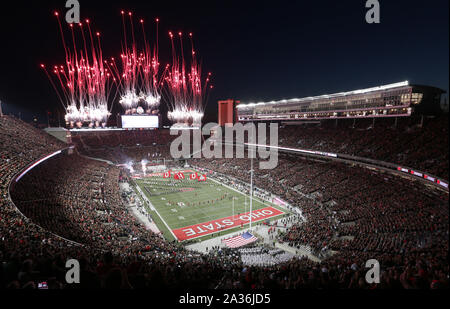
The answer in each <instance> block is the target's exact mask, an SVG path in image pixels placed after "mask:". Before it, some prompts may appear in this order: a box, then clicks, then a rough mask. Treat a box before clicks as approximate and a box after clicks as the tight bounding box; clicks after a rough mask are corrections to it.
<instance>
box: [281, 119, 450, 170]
mask: <svg viewBox="0 0 450 309" xmlns="http://www.w3.org/2000/svg"><path fill="white" fill-rule="evenodd" d="M448 133H449V132H448V115H446V114H445V115H442V116H439V117H437V118H436V117H429V118H428V117H423V118H422V117H420V116H419V117H417V116H414V117H409V118H398V119H394V118H388V119H376V120H375V121H374V120H368V119H357V120H353V119H348V120H339V121H335V120H327V121H323V122H322V123H320V124H308V125H302V126H289V125H286V126H284V127H282V128H281V129H280V130H279V144H280V146H288V147H294V148H303V149H312V150H316V151H325V152H332V153H340V154H347V155H352V156H358V157H364V158H370V159H375V160H380V161H385V162H389V163H394V164H399V165H402V166H407V167H411V168H415V169H418V170H421V171H423V172H427V173H430V174H432V175H436V176H438V177H442V178H444V179H449V178H448V177H449V157H448V147H449V140H448V136H449V134H448Z"/></svg>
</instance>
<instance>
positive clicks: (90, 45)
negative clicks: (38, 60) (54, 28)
mask: <svg viewBox="0 0 450 309" xmlns="http://www.w3.org/2000/svg"><path fill="white" fill-rule="evenodd" d="M55 16H56V18H57V20H58V25H59V29H60V33H61V38H62V42H63V46H64V51H65V64H64V65H59V66H54V67H53V69H52V71H50V72H49V71H48V70H47V68H46V66H45V65H44V64H41V67H42V68H43V69H44V71H45V73H46V74H47V77H48V78H49V80H50V82H51V84H52V85H53V87H54V89H55V91H56V93H57V95H58V98H59V99H60V101H61V103H62V104H63V106H64V108H65V110H66V116H65V120H66V122H67V123H68V124H69V125H70V127H74V125H76V126H78V127H81V126H83V125H84V124H88V125H89V126H90V127H94V126H95V127H100V126H102V127H104V126H106V122H107V120H108V117H109V115H110V114H111V113H110V111H111V110H110V109H111V104H109V102H110V94H111V93H112V92H113V88H114V84H115V83H116V79H115V78H114V77H113V76H112V74H111V72H110V71H109V70H108V69H107V68H105V66H104V62H103V54H102V48H101V42H100V33H99V32H96V33H95V34H93V32H92V30H91V26H90V21H89V20H86V21H85V24H83V23H79V24H69V29H70V34H71V37H72V42H71V44H67V42H66V40H65V36H64V30H63V27H62V24H61V21H60V19H59V14H58V12H55ZM74 28H78V30H76V29H74ZM86 28H87V29H86ZM80 35H81V38H82V39H81V40H79V41H81V42H78V41H77V39H76V38H77V36H78V37H79V36H80ZM80 46H81V47H80ZM52 73H53V74H52Z"/></svg>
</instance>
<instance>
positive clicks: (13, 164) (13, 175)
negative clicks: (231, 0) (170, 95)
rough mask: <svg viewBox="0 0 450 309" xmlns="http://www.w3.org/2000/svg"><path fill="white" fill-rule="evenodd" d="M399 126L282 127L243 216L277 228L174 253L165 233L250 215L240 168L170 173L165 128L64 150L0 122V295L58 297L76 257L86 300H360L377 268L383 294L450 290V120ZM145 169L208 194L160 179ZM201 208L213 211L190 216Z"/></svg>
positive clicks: (192, 167) (396, 122) (245, 170)
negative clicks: (191, 292) (94, 294)
mask: <svg viewBox="0 0 450 309" xmlns="http://www.w3.org/2000/svg"><path fill="white" fill-rule="evenodd" d="M401 89H403V90H405V91H410V93H415V92H414V89H416V88H414V87H412V88H411V86H409V85H402V86H401ZM408 89H410V90H408ZM378 90H380V89H378ZM378 90H377V91H378ZM397 90H398V89H397ZM397 90H396V91H397ZM403 90H402V91H403ZM382 91H388V90H387V89H383V90H382ZM389 91H391V90H389ZM411 91H412V92H411ZM352 95H353V94H352ZM322 99H323V98H322ZM377 104H378V103H377ZM411 104H413V103H411ZM420 104H421V103H417V106H419V105H420ZM402 108H403V107H402ZM404 116H405V117H401V118H399V119H396V118H395V117H379V118H377V119H376V121H374V120H373V117H372V118H371V119H359V118H358V119H356V118H355V119H339V120H338V121H336V119H321V120H320V121H318V122H317V123H303V124H300V125H288V123H287V122H286V121H284V122H286V123H284V124H282V127H281V128H280V134H279V136H280V140H279V145H280V147H285V148H289V149H290V151H280V154H279V164H278V166H277V167H276V168H275V169H273V170H262V169H259V168H258V167H257V166H258V165H257V164H255V167H256V168H255V169H254V180H253V181H254V183H253V188H254V192H253V194H254V196H255V200H254V201H253V202H254V204H253V206H254V207H255V208H254V210H261V209H263V208H264V207H267V206H270V207H273V208H274V209H279V210H280V211H282V212H283V213H284V216H282V217H279V216H274V217H270V218H267V220H261V221H259V222H256V221H255V226H254V229H252V232H253V233H254V235H255V236H256V237H257V238H258V241H256V242H255V243H251V244H249V245H247V246H245V247H241V248H237V249H231V248H228V247H226V246H225V245H224V244H223V240H224V239H226V238H229V237H232V236H235V235H239V234H240V233H242V232H243V231H247V230H248V228H249V226H248V224H243V225H242V226H239V225H238V226H233V229H230V230H228V231H215V233H214V234H216V235H214V236H212V235H211V234H210V233H208V234H206V235H201V236H202V237H199V238H198V239H196V238H194V239H187V240H184V241H182V242H178V241H175V240H182V239H177V237H172V238H171V237H170V234H171V232H170V231H169V230H172V231H174V230H177V229H180V228H182V229H183V228H186V227H191V226H195V225H196V224H204V223H208V222H214V221H215V220H218V219H223V218H226V217H228V216H231V215H233V214H235V213H245V212H248V208H247V207H248V206H249V205H248V204H247V197H248V195H249V193H250V188H251V186H250V184H249V182H250V174H249V160H248V159H219V158H216V159H190V160H181V161H177V160H173V159H172V158H171V156H170V150H169V147H170V143H171V141H173V139H174V138H175V136H171V135H170V133H169V131H168V130H164V129H161V130H130V131H127V130H111V131H102V130H98V131H90V132H87V131H86V132H84V131H78V132H77V131H73V132H71V134H70V138H69V139H68V140H67V141H68V142H69V143H64V142H62V141H60V140H58V139H56V138H54V137H53V136H51V135H49V134H47V133H45V132H44V131H41V130H38V129H36V128H34V127H32V126H30V125H28V124H26V123H24V122H23V121H20V120H18V119H16V118H14V117H12V116H1V117H0V144H1V145H2V147H1V148H0V160H1V161H0V190H1V195H2V198H1V201H0V206H1V207H0V253H1V254H0V257H1V259H2V262H3V268H2V272H1V273H0V275H1V277H0V285H1V287H2V288H37V285H38V283H39V282H42V281H45V282H47V283H48V285H49V287H50V288H66V287H69V285H68V284H67V283H66V281H65V277H64V276H65V273H64V271H62V270H63V269H64V267H65V266H64V263H65V261H66V260H67V259H69V258H76V259H78V260H79V261H81V265H82V274H83V275H82V276H84V278H89V280H83V281H82V282H81V284H80V287H82V288H92V287H102V288H155V287H158V288H164V287H167V288H177V287H178V288H179V287H186V286H187V285H189V286H190V287H193V288H217V287H218V288H266V289H267V288H292V289H295V288H370V286H369V284H367V283H366V282H365V280H364V272H363V270H364V268H365V262H366V261H367V260H368V259H373V258H375V259H378V260H379V261H380V263H381V264H382V278H381V283H380V284H379V285H378V287H379V288H387V289H394V288H424V289H429V288H446V287H448V273H449V269H448V230H449V220H448V187H447V188H446V187H445V186H442V185H440V183H444V184H448V178H449V177H448V118H447V117H448V115H446V114H444V115H428V116H427V115H425V116H423V117H422V115H421V114H419V112H418V109H417V110H415V111H414V112H412V113H411V115H404ZM280 119H281V118H280ZM248 120H250V119H248ZM316 120H317V119H316ZM280 122H281V121H280ZM302 149H308V150H314V151H317V152H318V153H319V152H327V153H334V154H337V156H336V157H330V156H320V155H310V154H306V153H302V152H301V151H300V150H302ZM258 160H259V159H258V158H257V159H256V161H257V162H258ZM144 161H145V164H146V166H147V168H148V169H149V170H148V171H147V174H146V171H144V170H143V169H142V166H143V165H142V162H144ZM186 161H187V162H186ZM186 164H188V165H189V168H186V167H185V166H186ZM391 165H392V166H394V167H393V169H390V167H391ZM130 166H131V167H133V170H134V172H132V171H131V169H130V168H129V167H130ZM152 166H164V167H165V169H166V170H171V171H185V175H186V177H189V175H190V174H191V173H193V172H194V171H196V172H198V173H199V174H205V175H207V178H208V181H207V182H205V183H195V184H192V182H190V180H189V179H185V180H184V181H181V182H176V181H174V180H173V179H171V180H167V179H165V178H164V177H162V174H161V172H155V173H153V172H152V171H151V169H152ZM396 167H404V168H407V173H404V174H402V173H401V171H399V170H397V169H396ZM411 170H415V171H420V172H421V173H422V177H417V175H413V174H411V173H410V171H411ZM158 173H159V174H158ZM424 173H426V175H429V177H431V178H433V179H434V181H432V182H430V181H428V182H426V181H425V180H426V179H424V177H423V174H424ZM437 180H439V181H440V183H438V182H437ZM128 185H129V187H128ZM136 187H139V189H137V188H136ZM123 188H131V189H126V190H124V189H123ZM187 188H188V189H189V188H190V189H192V190H187ZM214 190H215V191H214ZM219 190H220V191H219ZM142 193H143V194H142ZM230 197H232V198H233V197H237V198H238V199H239V200H238V201H237V200H236V204H235V205H234V206H235V207H236V208H234V209H233V208H231V207H230V204H231V200H230ZM163 198H164V199H163ZM233 200H234V199H233ZM205 201H215V202H216V204H214V205H215V206H214V208H213V207H211V206H206V205H205V206H203V205H201V204H195V203H201V202H205ZM275 202H278V203H280V204H276V205H275ZM167 203H169V204H170V205H167ZM189 203H192V204H193V205H190V204H189ZM135 209H138V210H139V211H140V213H141V215H142V216H137V215H136V212H135ZM173 209H175V210H176V212H173V211H172V210H173ZM196 213H197V214H196ZM180 217H183V219H180ZM180 220H182V221H186V222H182V221H180ZM188 221H189V222H188ZM164 222H165V223H167V225H168V226H169V228H165V227H164V225H165V224H164ZM180 222H181V223H180ZM148 225H152V229H150V228H149V227H148ZM206 225H208V224H206ZM155 227H156V229H154V228H155ZM203 229H205V228H203ZM158 231H159V232H158ZM49 265H53V266H52V267H49Z"/></svg>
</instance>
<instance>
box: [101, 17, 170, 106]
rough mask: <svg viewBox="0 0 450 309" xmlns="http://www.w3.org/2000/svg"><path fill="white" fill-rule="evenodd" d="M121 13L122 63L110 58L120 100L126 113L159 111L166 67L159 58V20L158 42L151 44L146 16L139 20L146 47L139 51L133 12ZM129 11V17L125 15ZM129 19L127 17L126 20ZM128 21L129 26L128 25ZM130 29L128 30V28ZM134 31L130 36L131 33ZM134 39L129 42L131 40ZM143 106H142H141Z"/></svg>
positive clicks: (157, 21)
mask: <svg viewBox="0 0 450 309" xmlns="http://www.w3.org/2000/svg"><path fill="white" fill-rule="evenodd" d="M121 14H122V25H123V36H124V38H123V42H122V53H121V55H120V66H118V65H117V64H116V62H115V59H114V58H112V59H111V63H110V65H111V70H112V72H114V73H115V76H117V78H118V80H119V83H118V85H119V92H120V101H119V103H120V104H121V105H122V107H123V109H124V110H125V114H136V113H143V112H145V113H146V114H158V113H159V110H158V108H159V105H160V103H161V86H162V81H163V78H164V74H165V70H163V71H161V70H160V63H159V59H158V34H157V33H158V23H159V19H156V26H157V30H156V43H155V45H154V46H151V45H150V43H149V42H148V41H147V37H146V34H145V28H144V20H143V19H141V20H140V21H139V22H140V24H141V28H142V37H143V43H144V47H143V48H142V49H141V50H140V51H139V47H138V42H136V39H135V30H134V19H133V14H132V13H131V12H129V13H128V14H125V12H124V11H122V12H121ZM126 15H128V17H126ZM127 19H128V21H127ZM127 25H128V27H127ZM128 29H129V30H128ZM130 34H131V37H130ZM130 40H131V42H128V41H130ZM139 107H141V109H139Z"/></svg>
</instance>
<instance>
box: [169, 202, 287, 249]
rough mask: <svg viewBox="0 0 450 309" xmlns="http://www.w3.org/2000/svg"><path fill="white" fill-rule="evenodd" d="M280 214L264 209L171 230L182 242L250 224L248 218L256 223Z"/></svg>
mask: <svg viewBox="0 0 450 309" xmlns="http://www.w3.org/2000/svg"><path fill="white" fill-rule="evenodd" d="M282 214H284V212H283V211H281V210H278V209H275V208H273V207H266V208H263V209H258V210H254V211H252V213H251V215H250V212H246V213H244V214H240V215H236V216H230V217H226V218H222V219H217V220H213V221H209V222H204V223H199V224H194V225H191V226H186V227H182V228H179V229H176V230H173V234H174V235H175V236H176V237H177V239H178V240H179V241H183V240H188V239H193V238H197V237H202V236H205V235H210V234H213V233H218V232H222V231H224V230H228V229H232V228H236V227H240V226H243V225H244V224H248V223H250V217H251V220H252V222H258V221H262V220H267V219H269V218H272V217H276V216H279V215H282Z"/></svg>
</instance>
